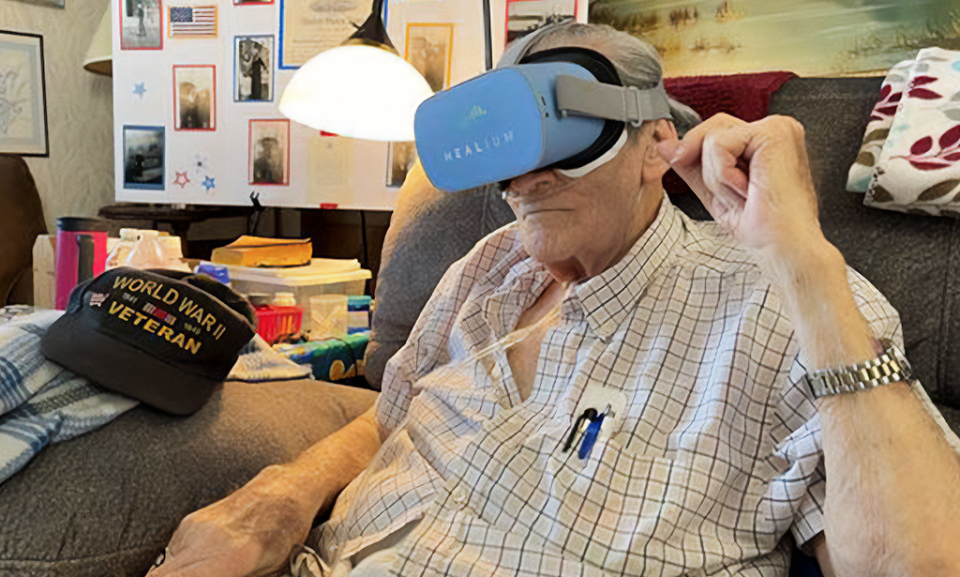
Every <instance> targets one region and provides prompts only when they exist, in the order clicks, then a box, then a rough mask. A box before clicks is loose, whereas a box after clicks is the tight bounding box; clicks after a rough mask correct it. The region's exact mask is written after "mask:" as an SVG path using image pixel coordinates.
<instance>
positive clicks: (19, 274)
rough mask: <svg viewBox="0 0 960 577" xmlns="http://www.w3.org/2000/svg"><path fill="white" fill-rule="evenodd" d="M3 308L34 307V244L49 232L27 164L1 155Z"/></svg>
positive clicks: (0, 280) (0, 290) (0, 275)
mask: <svg viewBox="0 0 960 577" xmlns="http://www.w3.org/2000/svg"><path fill="white" fill-rule="evenodd" d="M0 207H2V210H0V306H5V305H8V304H33V243H34V241H36V240H37V235H39V234H44V233H45V232H47V227H46V224H45V223H44V220H43V207H42V206H41V204H40V194H39V193H38V192H37V185H36V183H34V181H33V176H32V175H31V174H30V169H29V168H27V163H26V162H24V161H23V159H22V158H20V157H19V156H14V155H11V154H0Z"/></svg>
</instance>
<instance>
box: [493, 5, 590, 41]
mask: <svg viewBox="0 0 960 577" xmlns="http://www.w3.org/2000/svg"><path fill="white" fill-rule="evenodd" d="M577 1H578V0H507V18H506V25H507V29H506V33H505V36H504V38H505V39H506V41H505V42H504V43H505V44H509V43H511V42H513V41H514V40H516V39H517V38H522V37H524V36H526V35H527V34H530V33H531V32H533V31H534V30H536V29H538V28H541V27H543V26H546V25H547V24H553V23H555V22H562V21H563V20H570V19H573V18H576V17H577Z"/></svg>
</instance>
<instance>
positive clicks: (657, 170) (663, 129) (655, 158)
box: [643, 119, 677, 181]
mask: <svg viewBox="0 0 960 577" xmlns="http://www.w3.org/2000/svg"><path fill="white" fill-rule="evenodd" d="M651 136H652V137H653V142H651V144H650V146H648V147H647V149H646V150H645V151H644V154H643V156H644V158H643V161H644V162H643V165H644V175H643V176H644V180H647V181H652V180H660V179H662V178H663V175H664V174H666V173H667V171H668V170H670V164H669V163H668V162H667V161H666V160H665V159H664V158H663V156H661V155H660V152H659V151H658V150H657V147H656V143H658V142H662V141H664V140H673V139H676V138H677V129H676V127H674V125H673V122H671V121H669V120H665V119H660V120H656V121H654V125H653V132H652V133H651Z"/></svg>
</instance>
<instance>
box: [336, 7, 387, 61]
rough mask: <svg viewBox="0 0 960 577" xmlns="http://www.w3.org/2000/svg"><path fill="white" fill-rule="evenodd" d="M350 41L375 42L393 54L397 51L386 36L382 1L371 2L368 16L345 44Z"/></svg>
mask: <svg viewBox="0 0 960 577" xmlns="http://www.w3.org/2000/svg"><path fill="white" fill-rule="evenodd" d="M351 40H367V41H371V42H376V43H378V44H382V45H384V46H385V47H387V48H389V49H391V50H393V51H394V52H396V51H397V49H396V48H395V47H394V46H393V43H392V42H390V37H389V36H387V28H386V26H384V24H383V0H373V8H372V9H371V12H370V16H369V17H368V18H367V20H366V21H365V22H364V23H363V24H361V25H360V27H359V28H357V31H356V32H354V33H353V34H352V35H351V36H350V38H349V39H348V40H347V42H349V41H351Z"/></svg>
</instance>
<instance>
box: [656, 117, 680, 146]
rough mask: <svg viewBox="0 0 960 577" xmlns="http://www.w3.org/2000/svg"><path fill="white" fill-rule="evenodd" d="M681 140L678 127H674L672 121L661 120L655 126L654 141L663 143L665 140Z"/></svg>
mask: <svg viewBox="0 0 960 577" xmlns="http://www.w3.org/2000/svg"><path fill="white" fill-rule="evenodd" d="M676 138H679V136H678V135H677V127H676V126H674V125H673V121H672V120H667V119H665V118H661V119H660V120H657V121H656V123H655V124H654V125H653V141H654V142H661V141H663V140H674V139H676Z"/></svg>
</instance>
